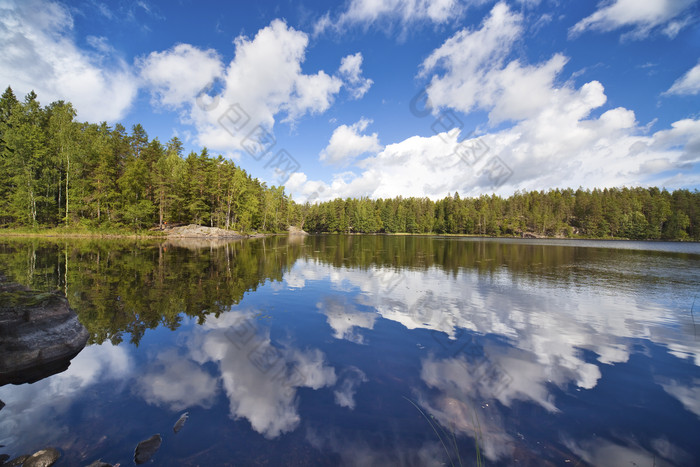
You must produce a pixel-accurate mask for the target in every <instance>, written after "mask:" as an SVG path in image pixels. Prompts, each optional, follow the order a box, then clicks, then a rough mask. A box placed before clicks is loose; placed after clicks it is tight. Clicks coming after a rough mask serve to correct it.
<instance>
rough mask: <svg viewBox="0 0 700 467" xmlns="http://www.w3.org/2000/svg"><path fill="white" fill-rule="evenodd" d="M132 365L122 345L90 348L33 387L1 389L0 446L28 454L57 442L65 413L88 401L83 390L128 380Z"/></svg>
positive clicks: (63, 430) (63, 433) (66, 428)
mask: <svg viewBox="0 0 700 467" xmlns="http://www.w3.org/2000/svg"><path fill="white" fill-rule="evenodd" d="M133 365H134V362H133V360H132V358H131V356H130V355H129V353H128V351H127V349H126V347H124V346H121V347H117V346H113V345H111V344H103V345H90V346H88V347H85V348H84V349H83V350H82V351H81V352H80V353H79V354H78V355H77V356H76V357H75V358H74V359H73V360H72V361H71V364H70V366H69V367H68V369H67V370H66V371H64V372H61V373H58V374H55V375H53V376H51V377H50V378H45V379H42V380H40V381H37V382H35V383H32V384H22V385H19V386H14V385H11V386H10V385H8V386H5V387H3V388H2V389H3V395H2V399H3V402H5V403H6V404H7V406H6V407H4V408H3V409H2V417H0V444H3V445H10V446H12V448H13V449H16V450H17V451H24V452H31V451H32V450H35V449H36V446H37V445H43V446H46V445H51V444H53V443H59V442H60V440H61V439H64V438H63V437H64V436H66V434H67V433H69V425H68V424H67V422H66V420H67V417H66V414H67V413H69V411H70V410H71V408H72V407H73V404H74V403H75V402H76V401H79V400H81V399H83V398H86V397H87V398H89V395H86V391H87V390H88V389H89V388H91V387H94V386H95V385H98V384H101V383H105V382H108V384H112V385H119V384H120V383H121V382H123V381H128V380H129V379H131V372H132V370H133ZM88 392H89V391H88Z"/></svg>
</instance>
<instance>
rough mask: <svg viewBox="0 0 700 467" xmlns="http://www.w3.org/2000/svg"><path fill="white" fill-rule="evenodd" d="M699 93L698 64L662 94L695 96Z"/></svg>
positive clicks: (699, 67) (699, 76) (699, 69)
mask: <svg viewBox="0 0 700 467" xmlns="http://www.w3.org/2000/svg"><path fill="white" fill-rule="evenodd" d="M698 93H700V63H698V64H697V65H695V66H694V67H693V68H691V69H690V70H688V71H687V72H686V74H684V75H683V76H681V77H680V78H678V79H677V80H676V81H675V82H674V83H673V85H672V86H671V87H670V88H669V89H668V91H666V92H665V93H664V94H675V95H678V96H696V95H697V94H698Z"/></svg>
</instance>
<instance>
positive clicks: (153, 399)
mask: <svg viewBox="0 0 700 467" xmlns="http://www.w3.org/2000/svg"><path fill="white" fill-rule="evenodd" d="M218 390H219V388H218V385H217V380H216V378H214V377H213V376H211V375H210V374H209V373H207V372H206V371H204V370H203V369H202V368H201V367H200V366H199V365H196V364H195V363H193V362H192V361H190V360H188V359H187V358H186V357H183V356H182V355H179V354H178V353H177V351H175V350H168V351H165V352H161V353H160V354H159V355H158V356H157V357H156V359H155V361H154V362H153V363H152V364H151V365H150V368H148V369H146V370H145V374H144V375H143V376H141V377H140V378H138V380H137V381H136V385H135V391H136V393H137V394H138V395H139V396H141V397H143V399H144V400H145V401H146V402H147V403H149V404H153V405H162V406H166V407H168V408H170V409H171V410H177V411H179V410H183V409H186V408H188V407H194V406H200V407H204V408H209V407H211V406H212V404H213V403H214V398H215V397H216V394H217V393H218Z"/></svg>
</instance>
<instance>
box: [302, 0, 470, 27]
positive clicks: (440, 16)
mask: <svg viewBox="0 0 700 467" xmlns="http://www.w3.org/2000/svg"><path fill="white" fill-rule="evenodd" d="M464 9H465V5H464V2H461V1H459V0H437V1H435V0H351V1H350V3H349V4H348V5H347V8H346V9H345V10H344V11H342V12H341V13H340V14H339V15H338V16H337V17H336V18H335V19H331V16H330V14H326V15H324V16H322V17H321V18H320V19H319V20H318V21H317V22H316V24H315V25H314V32H315V33H316V34H319V33H322V32H323V31H325V30H327V29H329V28H332V29H335V30H341V29H344V28H347V27H351V26H354V25H360V26H365V27H367V26H370V25H372V24H375V23H378V22H387V23H390V24H393V23H399V24H401V25H402V27H403V28H405V27H406V26H408V25H410V24H414V23H417V22H430V23H434V24H443V23H446V22H448V21H449V20H453V19H455V18H458V17H460V16H461V15H462V13H463V11H464Z"/></svg>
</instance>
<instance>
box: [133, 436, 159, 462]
mask: <svg viewBox="0 0 700 467" xmlns="http://www.w3.org/2000/svg"><path fill="white" fill-rule="evenodd" d="M162 442H163V439H162V438H161V437H160V435H159V434H155V435H153V436H151V437H150V438H148V439H147V440H145V441H141V442H140V443H139V444H138V446H136V450H135V451H134V462H136V463H137V464H143V463H144V462H148V461H149V460H150V459H151V457H153V454H155V453H156V451H157V450H158V448H160V443H162Z"/></svg>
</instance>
